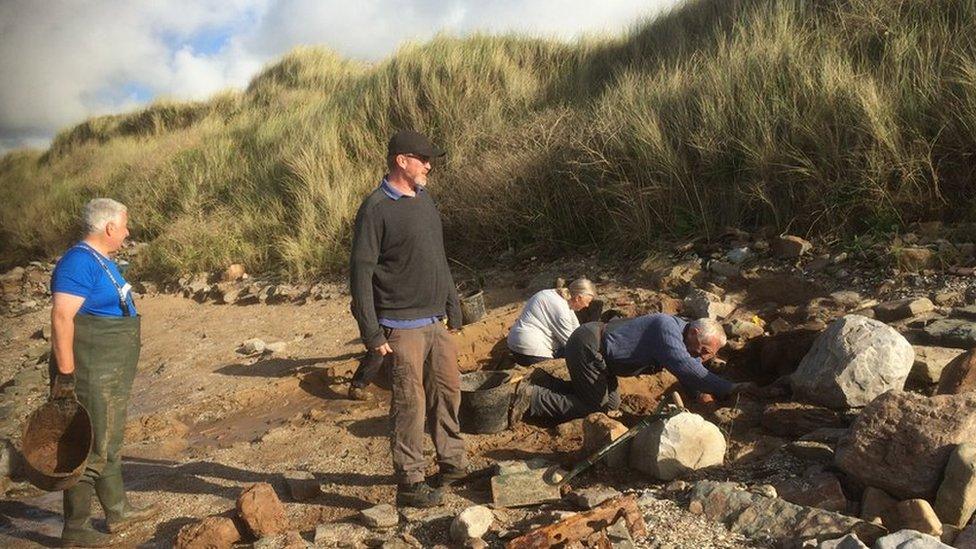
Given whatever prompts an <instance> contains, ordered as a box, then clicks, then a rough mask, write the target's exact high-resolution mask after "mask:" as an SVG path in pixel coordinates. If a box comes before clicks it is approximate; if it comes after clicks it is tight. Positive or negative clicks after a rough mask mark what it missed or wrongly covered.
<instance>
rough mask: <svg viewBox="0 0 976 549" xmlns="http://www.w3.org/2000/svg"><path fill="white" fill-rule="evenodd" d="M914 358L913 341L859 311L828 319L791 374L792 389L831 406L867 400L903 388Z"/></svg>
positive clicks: (816, 401) (856, 405)
mask: <svg viewBox="0 0 976 549" xmlns="http://www.w3.org/2000/svg"><path fill="white" fill-rule="evenodd" d="M914 362H915V351H914V350H913V349H912V345H911V344H910V343H909V342H908V340H906V339H905V338H904V337H902V335H901V334H899V333H898V332H897V331H896V330H895V329H894V328H892V327H890V326H888V325H886V324H883V323H881V322H878V321H877V320H872V319H870V318H866V317H863V316H860V315H847V316H845V317H843V318H841V319H839V320H837V321H835V322H834V323H833V324H831V325H830V326H829V327H828V328H827V329H826V330H824V332H823V333H822V334H820V337H818V338H817V341H815V342H814V344H813V347H812V348H811V349H810V352H809V353H807V355H806V356H805V357H803V360H802V361H801V362H800V366H799V367H798V368H797V369H796V372H794V373H793V375H792V376H790V383H791V385H792V387H793V393H794V395H796V396H798V397H800V398H802V399H804V400H807V401H809V402H813V403H816V404H821V405H823V406H827V407H830V408H839V409H840V408H852V407H858V406H866V405H867V404H868V403H869V402H871V401H872V400H873V399H874V398H875V397H877V396H878V395H880V394H881V393H884V392H885V391H888V390H891V389H902V388H904V386H905V380H906V379H907V378H908V374H909V373H910V372H911V370H912V364H913V363H914Z"/></svg>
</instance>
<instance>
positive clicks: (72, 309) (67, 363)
mask: <svg viewBox="0 0 976 549" xmlns="http://www.w3.org/2000/svg"><path fill="white" fill-rule="evenodd" d="M84 302H85V298H83V297H79V296H76V295H71V294H66V293H63V292H55V293H54V298H53V306H52V307H51V351H52V352H53V353H54V360H55V362H56V363H57V365H58V373H60V374H64V375H71V374H74V372H75V353H74V339H75V315H76V314H78V310H79V309H81V305H82V304H83V303H84Z"/></svg>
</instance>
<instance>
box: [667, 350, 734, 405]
mask: <svg viewBox="0 0 976 549" xmlns="http://www.w3.org/2000/svg"><path fill="white" fill-rule="evenodd" d="M658 360H659V362H660V363H661V364H663V365H664V367H665V368H666V369H667V370H668V371H669V372H671V373H672V374H674V377H676V378H678V381H680V382H681V385H682V386H684V387H685V388H686V389H688V390H689V391H697V392H701V393H709V394H712V395H717V396H725V395H728V394H730V393H732V392H733V390H734V388H735V384H733V383H732V382H730V381H728V380H727V379H725V378H723V377H722V376H719V375H716V374H714V373H712V372H710V371H708V368H705V366H704V365H703V364H702V363H701V360H699V359H697V358H695V357H693V356H691V354H690V353H688V349H686V348H685V346H684V345H683V344H682V343H680V342H679V343H677V344H676V343H675V342H671V341H667V342H665V343H664V344H663V345H662V348H661V354H660V356H659V358H658Z"/></svg>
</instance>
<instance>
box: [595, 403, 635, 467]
mask: <svg viewBox="0 0 976 549" xmlns="http://www.w3.org/2000/svg"><path fill="white" fill-rule="evenodd" d="M626 432H627V426H626V425H624V424H623V423H620V422H619V421H617V420H615V419H612V418H610V417H609V416H607V415H606V414H604V413H602V412H596V413H592V414H590V415H588V416H586V419H584V420H583V450H584V451H585V453H586V455H590V454H592V453H593V452H596V451H597V450H599V449H600V448H603V447H604V446H606V445H607V444H609V443H610V442H611V441H614V440H617V439H618V438H619V437H620V435H622V434H624V433H626ZM630 445H631V442H625V443H624V444H623V445H622V446H621V447H620V448H617V449H614V450H613V451H611V452H610V454H609V455H607V457H605V458H604V462H605V463H606V464H607V465H608V466H609V467H611V468H615V469H616V468H620V467H625V466H626V465H627V460H628V456H629V454H630Z"/></svg>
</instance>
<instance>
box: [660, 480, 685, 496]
mask: <svg viewBox="0 0 976 549" xmlns="http://www.w3.org/2000/svg"><path fill="white" fill-rule="evenodd" d="M688 487H689V484H688V483H687V482H685V481H683V480H672V481H671V482H669V483H668V484H667V486H665V487H664V491H665V492H669V493H674V492H684V491H685V490H687V489H688Z"/></svg>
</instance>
